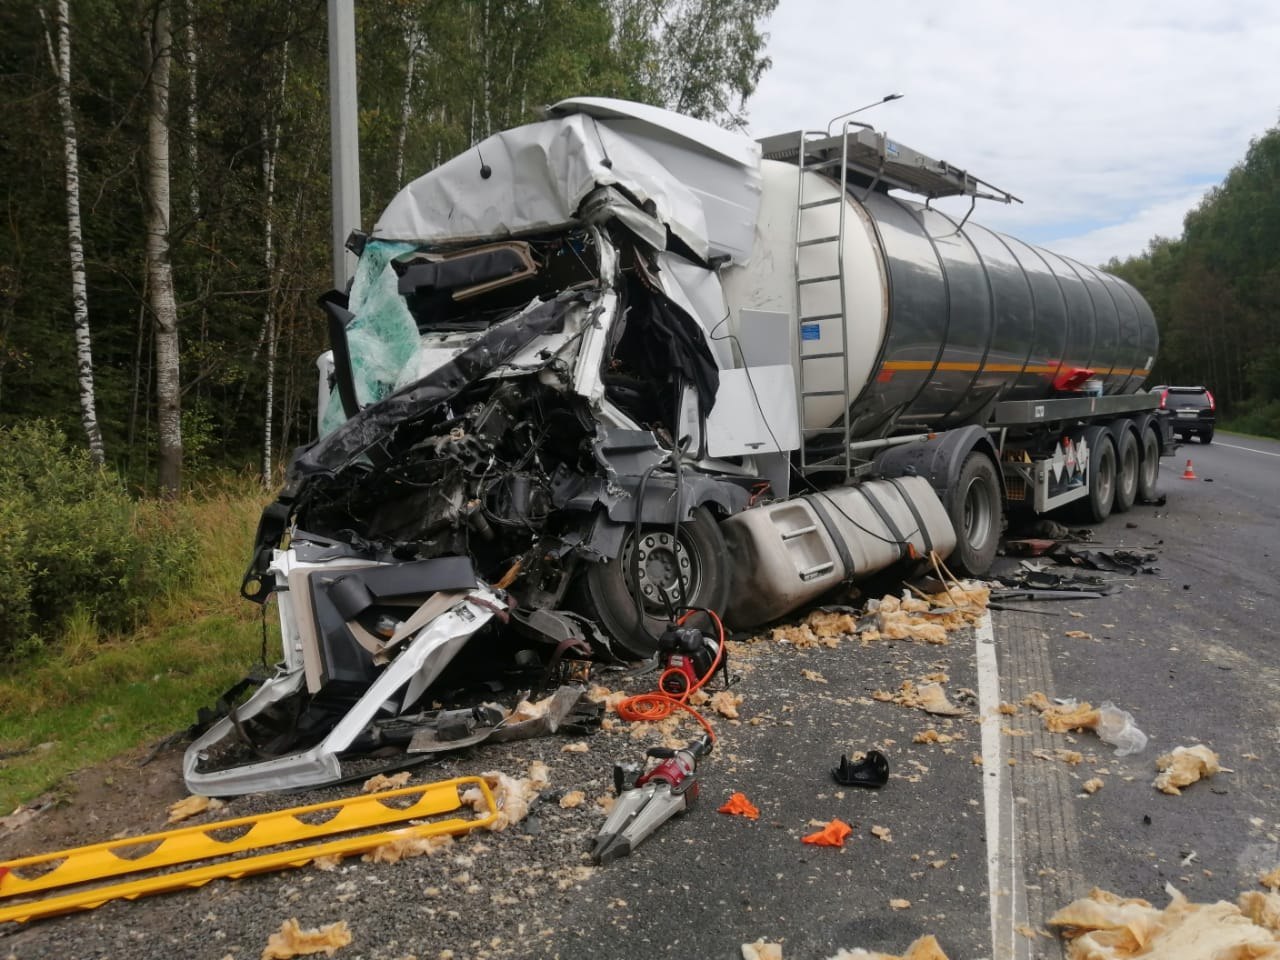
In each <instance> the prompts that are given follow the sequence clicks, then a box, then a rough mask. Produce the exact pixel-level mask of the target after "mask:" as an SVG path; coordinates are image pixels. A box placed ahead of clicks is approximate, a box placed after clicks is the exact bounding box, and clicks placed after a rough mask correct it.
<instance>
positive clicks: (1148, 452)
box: [1141, 430, 1160, 490]
mask: <svg viewBox="0 0 1280 960" xmlns="http://www.w3.org/2000/svg"><path fill="white" fill-rule="evenodd" d="M1142 447H1143V450H1142V467H1141V469H1142V483H1143V485H1144V486H1145V487H1146V488H1147V489H1148V490H1154V489H1155V487H1156V477H1157V476H1158V475H1159V473H1160V451H1159V450H1158V449H1157V448H1156V437H1155V434H1153V433H1152V432H1151V431H1150V430H1148V431H1147V434H1146V436H1145V437H1144V438H1143V444H1142Z"/></svg>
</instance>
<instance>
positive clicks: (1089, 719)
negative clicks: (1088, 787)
mask: <svg viewBox="0 0 1280 960" xmlns="http://www.w3.org/2000/svg"><path fill="white" fill-rule="evenodd" d="M1022 702H1023V703H1024V704H1026V705H1027V706H1029V707H1033V708H1034V709H1036V710H1038V711H1040V718H1041V720H1043V721H1044V726H1045V729H1046V730H1048V731H1050V732H1051V733H1068V732H1070V731H1073V730H1077V731H1078V730H1092V731H1093V732H1094V733H1096V734H1097V735H1098V738H1099V739H1100V740H1102V742H1103V743H1109V744H1111V745H1112V746H1114V747H1115V748H1116V749H1115V755H1116V756H1117V757H1127V756H1129V755H1130V754H1134V753H1140V752H1141V751H1142V750H1143V749H1144V748H1145V747H1146V745H1147V735H1146V734H1145V733H1143V732H1142V731H1141V730H1139V729H1138V727H1137V725H1136V724H1135V723H1134V720H1133V714H1131V713H1129V712H1128V711H1127V710H1121V709H1120V708H1119V707H1117V706H1116V705H1115V704H1113V703H1111V702H1110V701H1107V702H1105V703H1103V704H1102V705H1101V706H1099V707H1097V708H1095V707H1094V706H1093V704H1091V703H1088V702H1077V701H1075V700H1063V701H1060V702H1059V703H1050V702H1049V698H1048V697H1046V696H1045V695H1044V694H1043V693H1041V692H1040V691H1039V690H1035V691H1033V692H1031V693H1029V694H1027V696H1026V697H1024V698H1023V700H1022Z"/></svg>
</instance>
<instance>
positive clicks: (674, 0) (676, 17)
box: [0, 0, 777, 493]
mask: <svg viewBox="0 0 1280 960" xmlns="http://www.w3.org/2000/svg"><path fill="white" fill-rule="evenodd" d="M776 2H777V0H378V2H372V0H370V2H364V3H357V4H356V18H357V23H356V28H357V41H356V44H357V55H358V83H359V106H360V118H359V133H360V140H361V156H360V160H361V209H362V222H363V223H364V224H365V226H366V227H368V226H371V225H372V220H373V219H374V218H375V217H376V215H377V213H378V212H379V211H380V210H381V209H382V207H383V206H384V205H385V204H386V202H387V201H388V200H389V199H390V198H391V196H392V195H393V194H394V193H395V192H396V191H397V190H398V189H399V188H400V187H401V186H402V185H403V184H404V183H406V182H408V181H409V180H412V179H413V178H414V177H416V176H418V175H419V174H421V173H422V172H424V171H426V170H427V169H429V168H430V167H432V166H434V165H435V164H437V163H438V162H440V161H441V160H444V159H447V158H449V157H451V156H453V155H454V154H456V153H458V152H459V151H461V150H462V149H465V147H466V146H468V145H469V144H471V143H473V142H475V141H477V140H479V139H481V138H483V137H485V136H487V135H488V134H489V133H491V132H494V131H497V130H500V129H503V128H505V127H510V126H514V125H516V124H519V123H524V122H529V121H531V120H535V119H537V118H538V117H539V116H540V112H541V109H542V108H543V106H545V105H547V104H550V103H554V102H555V101H556V100H558V99H561V98H563V97H566V96H572V95H580V94H593V95H601V96H619V97H627V98H630V99H634V100H641V101H645V102H649V103H654V104H659V105H663V106H668V107H671V108H673V109H676V110H679V111H682V112H684V113H688V114H692V115H694V116H698V117H704V118H707V119H711V120H715V121H718V122H720V123H723V124H726V125H731V126H732V125H741V124H742V123H743V119H744V107H745V103H746V101H747V98H748V97H749V96H750V94H751V93H752V91H753V90H754V88H755V85H756V83H757V82H758V80H759V78H760V76H761V75H762V73H763V72H764V71H765V70H766V69H767V68H768V65H769V62H768V60H767V58H766V57H765V56H764V53H763V50H764V41H765V37H764V35H763V34H762V32H761V28H762V24H763V22H764V20H765V18H766V17H767V15H768V14H769V13H770V12H771V11H772V10H773V8H774V7H775V5H776ZM326 28H327V24H326V3H325V0H303V2H297V0H6V2H4V3H2V4H0V100H2V102H3V103H4V107H5V108H4V110H3V111H0V189H2V190H3V204H4V223H3V232H2V234H0V236H2V237H3V239H0V427H3V426H4V425H12V424H17V423H22V422H24V421H27V420H31V419H33V418H37V417H40V418H47V419H51V420H53V421H55V422H56V423H57V424H58V425H59V426H60V427H61V428H62V429H63V430H64V431H65V432H66V433H67V434H68V435H69V436H73V437H78V438H81V440H82V441H83V443H84V444H85V445H86V447H87V449H88V450H89V451H90V453H91V455H92V456H93V457H94V458H95V459H97V460H99V461H100V462H103V461H105V462H107V463H110V464H112V465H113V466H115V467H116V468H118V469H119V470H120V471H121V472H122V473H123V474H124V475H125V476H127V477H129V478H130V480H131V481H132V482H133V483H134V484H135V485H136V486H137V487H139V488H140V489H149V490H159V491H160V492H162V493H176V492H177V490H178V489H179V488H180V485H181V478H182V476H183V471H184V469H185V472H186V474H187V476H190V474H191V473H192V471H199V470H201V469H203V468H207V467H234V468H245V467H248V466H252V465H257V466H258V467H259V468H261V469H265V468H266V467H267V466H269V465H270V464H271V463H272V462H278V461H279V460H280V459H281V458H282V456H287V453H288V451H289V449H290V448H291V447H292V446H294V445H297V444H299V443H301V442H304V441H306V440H307V439H308V438H309V434H310V429H311V427H310V419H311V417H312V412H313V411H314V405H315V390H316V387H315V379H316V378H315V366H314V360H315V357H316V355H317V354H318V353H319V352H320V351H321V350H322V349H324V346H325V345H324V343H323V336H322V333H323V327H322V325H321V322H320V320H321V316H320V313H319V311H318V310H317V309H316V307H315V300H316V297H317V296H318V295H319V294H320V293H321V292H322V291H323V290H324V289H326V287H327V286H328V285H329V283H330V277H329V272H330V266H331V256H330V252H329V243H330V227H329V223H330V187H329V110H328V100H327V96H328V90H327V83H328V61H327V49H328V48H327V33H326Z"/></svg>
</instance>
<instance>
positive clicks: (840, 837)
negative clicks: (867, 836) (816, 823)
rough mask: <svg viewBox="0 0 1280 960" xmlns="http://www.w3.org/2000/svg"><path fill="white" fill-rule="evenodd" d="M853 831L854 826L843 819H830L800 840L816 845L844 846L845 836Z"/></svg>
mask: <svg viewBox="0 0 1280 960" xmlns="http://www.w3.org/2000/svg"><path fill="white" fill-rule="evenodd" d="M851 833H853V827H851V826H849V825H848V824H847V823H845V822H844V821H843V820H839V819H836V820H830V821H828V822H827V824H826V826H824V827H823V828H822V829H821V830H819V831H817V832H816V833H810V834H808V835H807V836H804V837H801V838H800V842H801V843H808V844H812V845H813V846H815V847H843V846H844V841H845V838H846V837H848V836H849V834H851Z"/></svg>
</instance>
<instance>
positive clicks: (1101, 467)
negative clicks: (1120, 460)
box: [1095, 452, 1116, 503]
mask: <svg viewBox="0 0 1280 960" xmlns="http://www.w3.org/2000/svg"><path fill="white" fill-rule="evenodd" d="M1096 479H1097V481H1098V482H1097V486H1096V487H1095V489H1096V490H1097V493H1098V502H1099V503H1109V502H1110V501H1111V498H1112V497H1114V496H1115V489H1114V488H1115V484H1116V459H1115V454H1114V453H1113V454H1111V456H1107V454H1106V453H1105V452H1104V453H1103V454H1102V456H1101V457H1099V458H1098V475H1097V478H1096Z"/></svg>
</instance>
